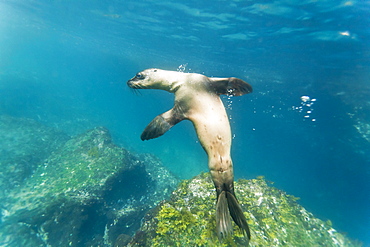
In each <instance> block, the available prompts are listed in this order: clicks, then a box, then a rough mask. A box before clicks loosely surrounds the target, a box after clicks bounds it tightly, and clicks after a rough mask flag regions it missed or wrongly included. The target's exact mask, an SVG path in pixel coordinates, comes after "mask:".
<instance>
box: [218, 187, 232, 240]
mask: <svg viewBox="0 0 370 247" xmlns="http://www.w3.org/2000/svg"><path fill="white" fill-rule="evenodd" d="M216 228H217V235H218V238H219V239H223V238H225V237H227V236H229V235H231V234H232V232H233V227H232V225H231V220H230V215H229V208H228V202H227V198H226V191H222V192H221V193H220V194H219V196H218V199H217V205H216Z"/></svg>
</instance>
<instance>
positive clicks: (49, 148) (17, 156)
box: [0, 115, 69, 198]
mask: <svg viewBox="0 0 370 247" xmlns="http://www.w3.org/2000/svg"><path fill="white" fill-rule="evenodd" d="M68 139H69V137H68V136H67V135H66V134H64V133H62V132H61V131H58V130H56V129H54V128H51V127H46V126H44V125H42V124H40V123H39V122H37V121H35V120H33V119H28V118H16V117H11V116H7V115H1V116H0V140H1V141H0V168H1V172H0V188H1V190H0V198H2V197H4V196H5V195H6V194H7V193H8V191H9V190H12V189H13V188H15V187H17V186H21V185H22V184H23V183H24V181H25V180H26V179H27V178H29V177H30V176H31V175H32V174H33V172H34V171H35V169H36V168H37V166H38V165H39V164H40V163H42V162H43V160H44V159H46V158H47V157H48V156H49V155H50V154H51V153H52V152H53V151H55V150H56V149H58V148H59V147H61V146H62V145H63V144H64V143H65V142H66V141H67V140H68Z"/></svg>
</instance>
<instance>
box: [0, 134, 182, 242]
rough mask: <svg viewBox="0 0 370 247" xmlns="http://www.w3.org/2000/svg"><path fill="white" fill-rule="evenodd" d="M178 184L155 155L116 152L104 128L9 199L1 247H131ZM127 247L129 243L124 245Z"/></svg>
mask: <svg viewBox="0 0 370 247" xmlns="http://www.w3.org/2000/svg"><path fill="white" fill-rule="evenodd" d="M177 182H178V181H177V180H176V179H175V178H174V177H173V176H172V175H171V174H170V173H169V172H168V171H167V170H165V169H164V168H163V167H162V166H161V164H160V162H159V161H158V160H156V159H154V158H153V157H151V156H149V155H141V156H140V157H139V156H137V155H134V154H131V153H130V152H128V151H127V150H125V149H123V148H120V147H118V146H116V145H115V144H114V143H113V142H112V140H111V137H110V135H109V133H108V130H107V129H105V128H102V127H99V128H95V129H93V130H90V131H87V132H86V133H84V134H82V135H79V136H77V137H74V138H72V139H70V140H69V141H67V142H66V143H65V144H64V146H62V147H61V148H59V149H58V150H57V151H55V152H54V153H53V154H52V155H51V156H50V157H49V158H48V159H47V160H46V161H45V162H43V163H42V164H41V165H39V167H38V168H37V169H36V170H35V172H34V173H33V175H32V176H31V177H30V178H29V179H28V180H27V181H26V182H25V184H24V185H23V186H21V187H19V188H17V189H14V190H13V191H11V192H10V193H9V195H8V197H7V200H6V203H5V206H4V209H3V210H2V216H3V217H2V220H3V222H2V227H1V229H0V245H6V246H113V244H114V243H115V242H116V241H117V239H118V242H125V241H126V242H127V239H128V237H126V238H124V237H122V236H130V235H133V233H134V232H135V231H136V230H137V229H138V228H139V226H140V219H141V218H142V217H143V216H144V214H145V212H147V210H148V209H150V208H151V207H153V206H155V205H156V203H158V202H159V201H160V200H163V199H164V198H165V196H166V195H168V194H169V193H170V192H171V191H172V190H173V188H175V185H176V184H177ZM123 239H126V240H125V241H123Z"/></svg>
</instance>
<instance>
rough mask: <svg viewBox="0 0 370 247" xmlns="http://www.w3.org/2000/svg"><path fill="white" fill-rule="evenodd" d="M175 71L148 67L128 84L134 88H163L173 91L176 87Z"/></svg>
mask: <svg viewBox="0 0 370 247" xmlns="http://www.w3.org/2000/svg"><path fill="white" fill-rule="evenodd" d="M173 73H178V72H173V71H167V70H161V69H146V70H143V71H141V72H139V73H137V74H136V75H135V76H134V77H133V78H131V79H130V80H129V81H128V82H127V85H128V86H129V87H130V88H133V89H162V90H166V91H172V90H173V87H174V83H175V82H174V80H173V79H172V78H173V77H174V75H172V74H173Z"/></svg>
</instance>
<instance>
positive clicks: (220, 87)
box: [209, 77, 253, 96]
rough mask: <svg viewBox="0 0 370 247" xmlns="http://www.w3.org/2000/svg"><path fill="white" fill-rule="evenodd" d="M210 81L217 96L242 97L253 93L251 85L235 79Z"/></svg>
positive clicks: (212, 79) (211, 79)
mask: <svg viewBox="0 0 370 247" xmlns="http://www.w3.org/2000/svg"><path fill="white" fill-rule="evenodd" d="M209 80H210V84H211V86H212V87H213V88H214V89H215V90H216V93H217V94H225V95H233V96H241V95H244V94H247V93H251V92H252V91H253V88H252V86H251V85H250V84H249V83H247V82H245V81H243V80H241V79H238V78H235V77H230V78H209Z"/></svg>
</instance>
